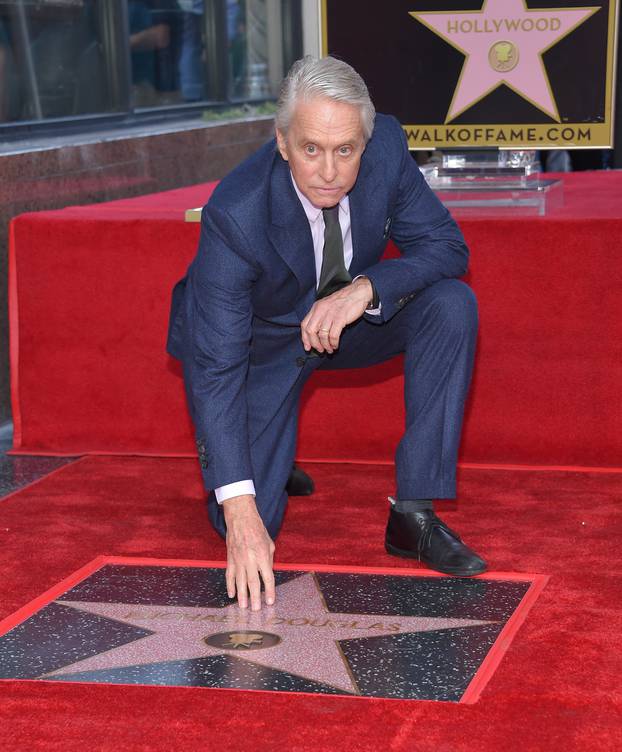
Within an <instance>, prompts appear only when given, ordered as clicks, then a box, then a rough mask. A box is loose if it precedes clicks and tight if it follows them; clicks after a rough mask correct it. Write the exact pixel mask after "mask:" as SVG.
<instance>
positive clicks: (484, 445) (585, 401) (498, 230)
mask: <svg viewBox="0 0 622 752" xmlns="http://www.w3.org/2000/svg"><path fill="white" fill-rule="evenodd" d="M564 183H565V206H564V208H562V209H559V210H556V211H554V212H553V213H551V215H550V216H548V217H546V218H539V217H531V218H530V217H517V218H515V219H512V218H505V219H498V220H492V219H476V218H469V219H464V220H461V226H462V228H463V230H464V232H465V235H466V238H467V241H468V242H469V245H470V247H471V249H472V264H471V273H470V277H469V281H470V283H471V284H472V286H473V287H474V289H475V291H476V293H477V295H478V298H479V302H480V314H481V315H480V318H481V336H480V343H479V355H478V360H477V371H476V374H475V382H474V387H473V392H472V400H471V404H470V409H469V414H468V419H467V422H466V427H465V435H464V442H463V454H462V457H463V460H465V461H469V462H480V463H526V464H540V465H542V464H550V465H588V466H589V465H594V466H619V465H620V456H622V401H621V400H620V399H619V395H620V393H621V392H622V344H621V343H622V297H621V296H620V294H619V290H620V289H622V265H621V264H620V254H619V248H620V246H622V174H621V173H617V172H610V173H607V172H598V173H581V174H571V175H567V176H564ZM210 191H211V186H209V185H203V186H193V187H190V188H185V189H179V190H176V191H169V192H167V193H162V194H155V195H151V196H145V197H141V198H138V199H128V200H123V201H116V202H110V203H109V204H100V205H95V206H87V207H72V208H69V209H64V210H62V211H53V212H40V213H35V214H28V215H22V216H21V217H18V218H17V219H16V220H15V221H14V223H13V226H12V235H11V238H12V240H11V327H12V377H13V399H14V418H15V428H16V447H17V449H18V451H23V452H26V453H28V452H51V453H60V454H63V453H65V454H69V453H77V454H80V453H84V452H97V451H100V452H113V453H114V452H121V453H124V452H125V453H138V454H141V453H143V454H169V455H179V454H182V455H183V454H189V453H194V451H195V449H194V444H193V441H192V432H191V429H190V426H189V422H188V419H187V417H186V410H185V405H184V396H183V387H182V383H181V379H180V377H179V370H178V366H177V364H176V362H175V361H173V360H172V359H170V358H168V357H167V356H166V354H165V353H164V349H163V348H164V340H165V332H166V322H167V315H168V305H169V295H170V289H171V287H172V285H173V283H174V282H175V281H176V280H177V279H178V278H179V277H180V276H182V274H183V273H184V271H185V268H186V265H187V264H188V262H189V261H190V259H191V258H192V256H193V255H194V253H195V249H196V241H197V237H198V229H199V228H198V225H196V224H193V225H188V224H184V222H183V219H182V218H183V212H184V210H185V209H186V208H189V207H192V206H197V205H201V204H203V203H204V202H205V201H206V199H207V197H208V195H209V193H210ZM352 383H353V381H352V377H351V376H350V375H348V374H345V375H344V374H343V373H342V374H323V375H319V376H318V378H317V379H316V380H315V381H314V382H313V381H312V382H311V384H310V387H309V391H308V394H307V409H306V410H305V411H304V413H303V416H302V421H301V439H300V444H299V455H300V456H301V457H304V458H308V459H317V458H331V459H358V460H379V459H380V460H390V459H391V456H392V451H393V447H394V446H395V443H396V441H397V437H398V435H399V432H400V427H401V424H402V404H401V390H402V387H401V377H400V376H399V364H397V363H395V364H389V365H387V366H383V367H379V368H376V369H369V370H367V371H365V372H362V373H359V374H356V376H355V377H354V383H355V385H356V388H354V389H351V388H350V386H351V385H352ZM345 385H347V386H348V388H345ZM319 387H321V388H319ZM326 409H331V410H333V411H338V412H340V413H342V414H343V416H347V420H343V421H340V425H341V430H340V431H338V432H337V431H336V432H335V434H334V436H333V437H331V438H329V439H327V438H326V437H325V436H323V435H321V432H320V426H319V425H318V424H317V423H316V421H315V420H314V416H316V415H322V414H323V413H324V412H325V410H326ZM370 423H371V424H372V425H374V426H376V427H377V430H375V431H374V432H373V435H371V436H370V432H369V431H368V430H366V429H367V425H369V424H370ZM380 428H382V429H383V430H380ZM322 433H323V432H322ZM361 435H363V436H365V437H366V440H365V442H360V441H358V438H359V437H360V436H361ZM351 437H356V439H357V441H356V442H355V443H354V444H353V443H352V441H350V439H351Z"/></svg>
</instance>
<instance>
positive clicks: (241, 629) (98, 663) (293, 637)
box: [39, 573, 490, 694]
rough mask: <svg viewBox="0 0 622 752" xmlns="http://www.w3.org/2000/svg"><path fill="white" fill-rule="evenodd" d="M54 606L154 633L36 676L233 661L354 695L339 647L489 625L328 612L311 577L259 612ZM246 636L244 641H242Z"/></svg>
mask: <svg viewBox="0 0 622 752" xmlns="http://www.w3.org/2000/svg"><path fill="white" fill-rule="evenodd" d="M58 603H60V604H62V605H63V606H70V607H71V608H75V609H77V610H79V611H84V612H87V613H91V614H97V615H99V616H104V617H107V618H109V619H114V620H116V621H119V622H122V623H124V624H131V625H133V626H137V627H141V628H143V629H148V630H150V631H151V632H153V634H151V635H148V636H147V637H142V638H139V639H137V640H134V641H133V642H131V643H128V644H126V645H122V646H121V647H118V648H113V649H111V650H108V651H106V652H103V653H99V654H98V655H94V656H92V657H90V658H86V659H84V660H81V661H77V662H76V663H72V664H70V665H68V666H64V667H63V668H61V669H58V670H56V671H52V672H50V673H48V674H45V675H43V676H41V677H39V678H42V679H44V678H47V677H56V676H62V675H63V674H75V673H77V672H82V671H95V670H98V669H113V668H120V667H125V666H140V665H147V664H152V663H160V662H163V661H180V660H190V659H193V658H205V657H209V656H217V655H232V656H235V657H236V658H238V659H240V658H241V659H243V660H244V661H248V662H249V663H254V664H256V665H259V666H264V667H266V668H270V669H277V670H279V671H285V672H287V673H290V674H295V675H298V676H302V677H304V678H306V679H310V680H312V681H314V682H320V683H322V684H327V685H330V686H332V687H334V688H336V689H339V690H342V691H345V692H350V693H354V694H358V693H359V690H358V687H357V686H356V682H355V680H354V678H353V676H352V674H351V671H350V668H349V666H348V663H347V661H346V659H345V657H344V655H343V653H342V652H341V649H340V647H339V643H338V641H339V640H347V639H352V638H357V637H378V636H384V635H396V634H403V633H407V632H429V631H434V630H438V629H449V628H456V627H467V626H476V625H479V624H487V623H490V622H487V621H476V620H473V619H447V618H437V617H434V618H432V617H418V616H399V615H387V614H382V615H381V614H352V613H345V614H342V613H332V612H329V611H328V609H327V607H326V604H325V603H324V599H323V597H322V594H321V591H320V589H319V586H318V584H317V581H316V579H315V576H314V575H313V573H309V574H305V575H301V576H300V577H297V578H296V579H294V580H290V581H289V582H287V583H285V584H283V585H279V586H278V588H277V602H276V604H275V605H274V606H268V607H266V606H264V608H263V609H262V610H261V611H258V612H251V611H247V610H242V609H240V608H239V607H238V606H237V604H232V605H230V606H225V607H224V608H194V607H185V606H181V607H180V606H173V607H170V606H157V605H149V606H144V605H135V604H128V603H95V602H89V601H65V600H63V601H58ZM248 632H250V633H251V634H250V635H246V637H247V638H248V639H245V637H244V635H245V633H248ZM266 632H267V633H269V634H270V635H276V636H277V637H278V638H280V642H277V644H275V645H273V646H270V647H265V648H263V649H262V648H261V647H259V648H258V645H260V644H261V641H260V639H259V638H260V636H261V635H260V633H266ZM216 634H220V635H222V638H223V639H222V643H221V645H224V644H225V643H226V644H228V645H230V646H231V647H226V648H225V647H222V646H221V647H212V646H211V645H208V644H207V643H206V642H205V639H206V638H209V637H210V636H213V635H216ZM273 642H276V640H273ZM249 648H250V649H249Z"/></svg>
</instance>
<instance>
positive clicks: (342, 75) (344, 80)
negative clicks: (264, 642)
mask: <svg viewBox="0 0 622 752" xmlns="http://www.w3.org/2000/svg"><path fill="white" fill-rule="evenodd" d="M314 97H327V98H328V99H334V100H335V101H337V102H345V103H346V104H352V105H354V106H355V107H358V108H359V109H360V112H361V126H362V128H363V136H364V138H365V141H366V142H367V141H369V139H370V138H371V134H372V132H373V130H374V119H375V117H376V110H375V108H374V105H373V104H372V101H371V99H370V97H369V92H368V91H367V86H366V85H365V81H363V79H362V78H361V77H360V76H359V74H358V73H357V72H356V71H355V70H354V68H353V67H352V66H351V65H348V63H345V62H344V61H343V60H337V58H334V57H323V58H320V59H319V60H318V59H317V58H314V57H311V55H307V56H306V57H303V58H301V59H300V60H296V62H295V63H294V64H293V65H292V67H291V68H290V69H289V73H288V74H287V76H286V77H285V78H284V79H283V83H282V84H281V91H280V94H279V100H278V102H277V109H276V116H275V120H276V127H277V128H278V129H279V130H280V131H281V133H283V134H284V135H286V134H287V129H288V128H289V124H290V122H291V119H292V115H293V113H294V108H295V106H296V102H297V101H298V100H299V99H303V100H307V101H308V100H310V99H313V98H314Z"/></svg>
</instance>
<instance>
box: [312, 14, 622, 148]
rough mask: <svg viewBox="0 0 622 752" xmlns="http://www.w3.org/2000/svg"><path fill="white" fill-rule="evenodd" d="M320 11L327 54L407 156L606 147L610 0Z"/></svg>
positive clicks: (612, 21)
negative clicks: (353, 75)
mask: <svg viewBox="0 0 622 752" xmlns="http://www.w3.org/2000/svg"><path fill="white" fill-rule="evenodd" d="M322 7H323V35H322V45H323V52H324V54H328V53H330V54H335V55H337V56H338V57H340V58H342V59H344V60H346V61H348V62H349V63H351V64H352V65H353V66H354V67H355V68H356V69H357V70H358V71H359V73H361V75H362V76H363V78H364V79H365V81H366V82H367V85H368V87H369V89H370V93H371V96H372V99H373V100H374V104H375V105H376V109H377V110H378V111H380V112H389V113H391V114H393V115H395V116H396V117H397V118H398V119H399V120H400V122H401V123H402V125H403V127H404V130H405V133H406V136H407V139H408V144H409V147H410V148H412V149H432V148H462V147H480V148H488V147H499V148H514V149H521V148H523V149H524V148H528V149H543V148H573V147H582V148H585V147H592V146H601V147H606V146H611V145H612V138H613V136H612V131H613V100H612V98H613V85H614V70H615V50H616V12H617V3H616V2H615V0H602V1H601V0H595V2H590V1H589V0H588V2H582V1H580V0H552V1H551V2H548V0H547V2H543V1H542V0H392V1H391V2H390V3H384V4H382V5H379V4H378V3H377V2H375V1H374V0H323V2H322ZM372 50H373V54H372V52H371V51H372Z"/></svg>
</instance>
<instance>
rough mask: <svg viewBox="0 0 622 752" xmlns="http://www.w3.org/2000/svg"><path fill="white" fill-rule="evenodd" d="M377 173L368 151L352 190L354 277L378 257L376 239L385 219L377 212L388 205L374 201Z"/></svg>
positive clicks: (352, 273) (351, 221) (351, 220)
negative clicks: (367, 158)
mask: <svg viewBox="0 0 622 752" xmlns="http://www.w3.org/2000/svg"><path fill="white" fill-rule="evenodd" d="M373 173H374V165H373V164H371V163H370V162H369V161H367V160H366V159H365V154H364V155H363V158H362V160H361V168H360V171H359V175H358V178H357V180H356V183H355V184H354V188H352V190H351V191H350V193H349V194H348V197H349V199H350V226H351V232H352V251H353V256H352V263H351V264H350V269H349V272H350V276H351V277H353V278H354V277H356V275H357V274H361V272H363V271H364V270H365V269H366V268H367V267H368V266H371V264H373V263H375V262H376V261H377V260H378V258H377V248H376V245H377V244H376V242H375V239H376V238H377V236H378V222H379V221H383V219H381V220H379V219H378V216H377V215H378V212H379V211H384V207H383V202H374V193H375V191H376V190H377V188H378V183H377V182H376V181H375V180H374V175H373Z"/></svg>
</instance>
